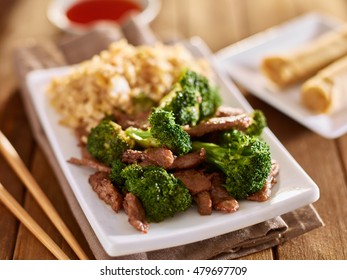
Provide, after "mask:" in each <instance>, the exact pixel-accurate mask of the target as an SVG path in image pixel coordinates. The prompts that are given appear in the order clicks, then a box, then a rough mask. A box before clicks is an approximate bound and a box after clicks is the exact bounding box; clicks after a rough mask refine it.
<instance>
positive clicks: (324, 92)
mask: <svg viewBox="0 0 347 280" xmlns="http://www.w3.org/2000/svg"><path fill="white" fill-rule="evenodd" d="M343 95H347V56H344V57H343V58H340V59H338V60H336V61H335V62H333V63H332V64H330V65H328V66H327V67H325V68H323V69H322V70H321V71H319V72H318V73H317V74H316V75H315V76H313V77H312V78H310V79H308V80H307V81H306V82H305V83H304V84H303V85H302V86H301V91H300V99H301V102H302V104H303V105H304V106H306V107H307V108H308V109H310V110H312V111H314V112H316V113H327V112H329V111H330V110H331V108H332V107H333V104H334V103H335V104H337V103H339V102H340V100H342V96H343Z"/></svg>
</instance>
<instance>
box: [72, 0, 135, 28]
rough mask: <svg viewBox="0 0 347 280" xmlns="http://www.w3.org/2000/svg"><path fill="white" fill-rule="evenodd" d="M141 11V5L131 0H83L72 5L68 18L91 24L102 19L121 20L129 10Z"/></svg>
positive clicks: (75, 21) (76, 21)
mask: <svg viewBox="0 0 347 280" xmlns="http://www.w3.org/2000/svg"><path fill="white" fill-rule="evenodd" d="M131 11H135V12H140V11H141V7H140V6H139V5H138V4H136V3H134V2H132V1H130V0H83V1H78V2H76V4H74V5H72V6H71V7H70V8H69V9H68V11H67V12H66V16H67V18H68V19H69V20H70V21H72V22H74V23H78V24H89V23H94V22H96V21H100V20H111V21H116V22H120V21H121V20H122V17H123V16H124V15H125V14H127V13H128V12H131Z"/></svg>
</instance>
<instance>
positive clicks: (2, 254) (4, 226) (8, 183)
mask: <svg viewBox="0 0 347 280" xmlns="http://www.w3.org/2000/svg"><path fill="white" fill-rule="evenodd" d="M4 108H5V109H4V110H3V111H2V114H1V119H0V129H1V131H2V132H3V133H4V134H5V135H6V136H7V138H8V139H9V140H10V141H11V143H12V144H13V146H14V147H15V149H16V150H17V151H18V153H19V155H20V156H21V157H22V159H23V161H24V163H25V164H29V162H30V159H31V151H32V149H33V147H34V142H33V138H32V134H31V131H30V128H29V124H28V122H27V120H26V115H25V112H24V110H23V106H22V101H21V99H20V96H19V94H18V92H17V93H16V94H15V95H13V96H12V97H11V98H10V99H9V101H8V103H7V105H6V106H4ZM18 128H19V129H18ZM23 139H24V140H25V141H23ZM0 170H1V172H0V181H1V182H2V183H3V185H4V186H5V187H6V189H7V190H8V191H9V192H10V193H11V194H12V195H13V196H14V197H15V198H16V199H17V201H18V202H22V201H23V197H24V192H25V191H24V189H23V186H22V184H21V182H20V180H19V179H18V178H17V176H16V175H15V174H14V172H13V171H12V170H11V168H10V167H9V166H8V164H7V163H6V162H5V160H4V159H3V158H2V157H0ZM0 228H1V230H0V242H1V243H0V248H1V250H0V259H12V255H13V251H14V246H15V242H16V236H17V231H18V221H17V219H16V218H15V217H14V216H13V215H12V214H11V213H10V212H9V211H8V210H7V208H5V206H4V205H2V204H1V203H0Z"/></svg>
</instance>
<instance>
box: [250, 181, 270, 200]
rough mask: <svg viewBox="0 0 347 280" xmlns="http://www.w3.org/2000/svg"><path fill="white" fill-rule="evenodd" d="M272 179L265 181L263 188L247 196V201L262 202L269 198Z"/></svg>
mask: <svg viewBox="0 0 347 280" xmlns="http://www.w3.org/2000/svg"><path fill="white" fill-rule="evenodd" d="M271 182H272V178H268V179H266V181H265V183H264V187H263V188H262V189H261V190H260V191H257V192H255V193H252V194H251V195H249V196H247V200H252V201H258V202H263V201H266V200H268V199H269V198H270V196H271V187H272V183H271Z"/></svg>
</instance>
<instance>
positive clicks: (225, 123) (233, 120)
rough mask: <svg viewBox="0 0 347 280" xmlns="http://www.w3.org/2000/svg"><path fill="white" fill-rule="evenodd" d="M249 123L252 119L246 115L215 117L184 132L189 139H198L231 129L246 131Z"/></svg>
mask: <svg viewBox="0 0 347 280" xmlns="http://www.w3.org/2000/svg"><path fill="white" fill-rule="evenodd" d="M251 122H252V119H251V118H250V117H249V116H247V115H246V114H240V115H237V116H229V117H216V118H211V119H209V120H207V121H205V122H201V123H200V124H198V125H196V126H192V127H187V128H185V131H186V132H187V133H188V134H189V135H190V136H191V137H200V136H202V135H205V134H208V133H211V132H214V131H222V130H228V129H231V128H236V129H240V130H243V129H246V128H247V127H248V126H249V125H250V124H251Z"/></svg>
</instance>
